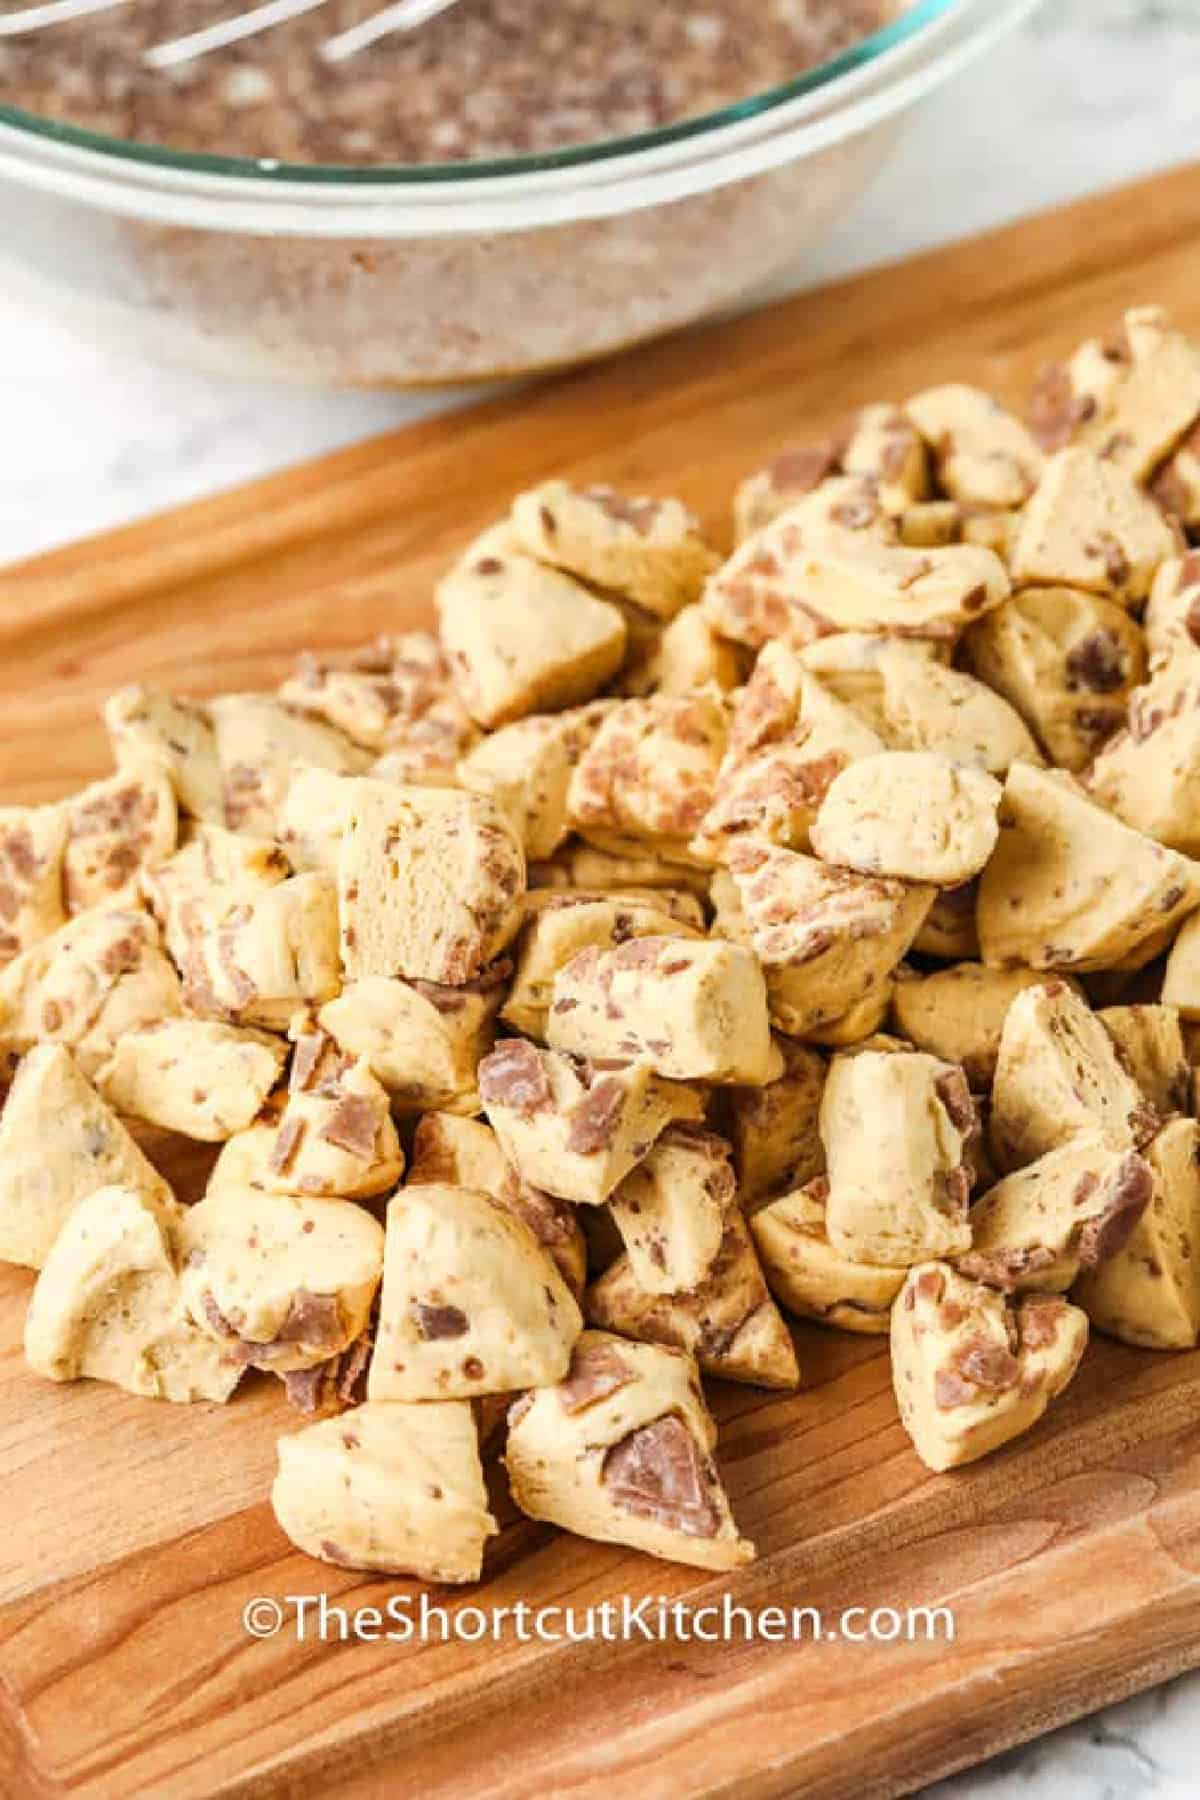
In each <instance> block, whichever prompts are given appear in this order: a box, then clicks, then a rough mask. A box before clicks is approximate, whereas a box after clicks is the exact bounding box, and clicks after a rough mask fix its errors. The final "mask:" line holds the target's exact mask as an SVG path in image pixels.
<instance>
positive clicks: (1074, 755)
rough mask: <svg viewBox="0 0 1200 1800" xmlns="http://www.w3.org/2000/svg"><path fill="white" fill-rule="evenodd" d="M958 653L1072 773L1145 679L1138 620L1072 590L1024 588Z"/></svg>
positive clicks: (975, 629)
mask: <svg viewBox="0 0 1200 1800" xmlns="http://www.w3.org/2000/svg"><path fill="white" fill-rule="evenodd" d="M964 647H965V652H966V657H967V661H968V663H969V664H970V666H971V668H972V669H973V670H974V671H975V673H976V675H978V676H980V677H981V678H982V680H984V681H986V682H987V683H988V685H989V686H990V687H992V688H994V689H995V690H996V692H997V694H1003V695H1004V697H1005V699H1007V700H1009V701H1011V702H1012V705H1013V706H1014V707H1015V708H1016V710H1017V712H1019V713H1020V715H1021V717H1022V718H1023V719H1024V720H1025V722H1026V724H1027V725H1028V726H1029V727H1030V728H1031V730H1033V731H1034V732H1036V734H1037V737H1038V740H1039V742H1040V743H1041V745H1042V747H1043V749H1045V751H1046V752H1047V754H1048V755H1049V756H1050V757H1052V758H1053V760H1054V761H1055V762H1056V763H1058V764H1059V765H1060V767H1062V768H1064V769H1070V770H1072V771H1073V772H1076V773H1077V772H1078V771H1079V770H1080V769H1083V768H1084V767H1085V766H1086V765H1087V764H1088V763H1089V762H1090V761H1091V760H1092V757H1093V756H1094V755H1095V753H1096V751H1097V750H1098V749H1099V748H1100V746H1101V745H1102V744H1103V743H1104V742H1105V740H1106V739H1107V738H1109V737H1111V736H1112V734H1113V732H1114V731H1117V730H1119V729H1120V727H1121V725H1122V724H1123V723H1124V719H1125V708H1126V704H1127V702H1128V700H1129V696H1130V693H1131V692H1132V691H1133V689H1134V688H1135V687H1136V686H1137V684H1138V683H1139V682H1140V681H1142V680H1143V679H1144V677H1145V673H1146V651H1145V646H1144V644H1143V642H1142V634H1141V632H1140V630H1139V629H1138V626H1137V622H1136V620H1134V619H1131V618H1130V616H1129V614H1128V613H1127V612H1126V611H1125V610H1124V608H1123V607H1120V606H1118V605H1117V603H1116V601H1115V600H1104V599H1101V598H1100V597H1099V596H1098V595H1096V594H1082V593H1078V592H1076V590H1074V589H1073V588H1066V587H1029V588H1025V589H1024V590H1023V591H1022V592H1021V593H1019V594H1014V595H1013V597H1012V599H1011V600H1006V601H1005V602H1004V605H1003V606H998V607H997V608H996V609H995V611H994V612H990V613H988V615H987V617H986V618H984V619H980V620H979V621H978V623H977V624H975V625H972V626H971V628H970V630H969V631H968V632H967V635H966V638H965V640H964ZM1025 760H1026V761H1029V762H1032V761H1034V760H1035V759H1034V758H1032V757H1027V758H1025Z"/></svg>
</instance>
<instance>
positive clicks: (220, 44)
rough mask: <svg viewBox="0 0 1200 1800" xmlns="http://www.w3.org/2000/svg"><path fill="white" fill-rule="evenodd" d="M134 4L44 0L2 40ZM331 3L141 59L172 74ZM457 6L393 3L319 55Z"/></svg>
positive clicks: (283, 3) (249, 21)
mask: <svg viewBox="0 0 1200 1800" xmlns="http://www.w3.org/2000/svg"><path fill="white" fill-rule="evenodd" d="M135 3H136V0H46V3H45V4H43V5H39V6H23V7H22V8H21V10H20V11H19V12H14V13H4V14H2V15H0V38H4V37H20V36H23V35H24V34H25V33H27V32H31V31H43V30H45V29H46V28H47V27H49V26H51V25H65V24H66V23H68V21H70V20H72V19H85V18H87V17H88V15H89V14H90V13H102V12H111V11H112V10H113V8H114V7H117V6H128V5H131V4H135ZM327 3H328V0H264V4H263V5H260V6H252V7H249V8H247V9H246V10H245V11H244V12H239V13H234V14H233V15H232V16H231V17H229V18H227V19H219V20H217V21H215V22H214V23H213V24H212V25H206V26H204V27H203V28H202V29H201V30H199V31H190V32H188V34H187V36H186V37H179V38H172V39H171V40H170V42H168V43H165V44H155V45H154V46H153V47H152V48H151V49H149V50H147V51H146V52H145V54H144V58H143V60H144V61H145V62H147V63H148V64H149V65H150V67H151V68H152V69H169V68H172V67H174V66H175V65H176V64H178V63H186V62H193V61H194V60H195V58H196V57H198V56H206V55H207V54H208V53H209V51H211V50H223V49H225V48H226V46H227V45H229V44H238V43H241V42H242V41H243V39H245V38H250V37H257V35H258V34H259V32H262V31H269V30H270V29H271V27H272V25H283V24H285V23H286V21H287V20H288V19H296V18H299V16H300V14H301V13H306V12H315V11H316V9H317V7H319V6H325V5H326V4H327ZM456 4H457V0H394V4H392V5H390V6H384V7H381V8H380V10H379V11H378V12H377V13H374V14H373V15H372V16H371V18H369V19H364V20H363V21H362V22H361V24H358V25H353V26H351V28H350V30H349V31H342V32H339V33H338V34H337V35H336V36H335V37H330V38H326V40H325V42H324V43H323V44H322V45H321V55H322V56H323V57H324V58H325V60H326V62H345V60H346V59H347V57H350V56H354V55H355V54H356V53H357V52H358V51H359V50H365V49H366V48H367V47H368V45H370V44H374V43H376V42H377V41H378V39H380V38H382V37H387V36H388V35H389V34H390V33H391V32H394V31H413V30H415V29H416V27H417V26H418V25H423V24H424V23H425V21H426V20H427V19H433V18H436V17H437V15H438V13H443V12H446V11H448V10H449V8H450V7H452V6H454V5H456Z"/></svg>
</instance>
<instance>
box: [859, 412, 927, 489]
mask: <svg viewBox="0 0 1200 1800" xmlns="http://www.w3.org/2000/svg"><path fill="white" fill-rule="evenodd" d="M841 465H842V468H843V469H844V470H845V472H846V474H847V475H861V476H864V477H866V478H867V479H869V480H872V481H874V482H875V483H876V484H877V486H878V490H879V504H880V505H881V506H882V507H883V509H884V511H885V512H887V513H891V514H893V515H895V516H897V517H899V516H901V515H902V514H904V513H905V512H907V511H908V509H909V507H911V506H912V505H913V504H914V503H915V502H916V501H919V500H923V499H924V498H925V496H926V495H927V494H928V492H929V459H928V457H927V456H926V454H925V446H924V445H923V444H922V442H921V439H920V436H919V435H918V433H917V432H916V431H914V429H913V419H912V412H911V408H909V407H905V408H903V409H901V408H900V407H898V406H887V405H882V406H864V407H863V408H862V410H861V411H860V412H858V413H857V414H856V415H855V417H854V419H853V421H852V423H851V426H850V429H849V436H848V438H847V440H846V444H845V448H844V449H843V450H842V453H841Z"/></svg>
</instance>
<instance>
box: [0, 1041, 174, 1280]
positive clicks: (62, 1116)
mask: <svg viewBox="0 0 1200 1800" xmlns="http://www.w3.org/2000/svg"><path fill="white" fill-rule="evenodd" d="M97 1188H124V1189H129V1190H132V1191H133V1192H135V1193H141V1194H145V1195H147V1196H148V1197H149V1198H150V1199H152V1200H154V1201H155V1202H157V1203H159V1204H161V1205H164V1206H165V1205H166V1204H167V1202H168V1201H169V1200H170V1189H169V1188H168V1187H167V1184H166V1182H165V1181H164V1180H163V1179H162V1177H161V1176H160V1175H159V1173H158V1171H157V1170H156V1169H155V1168H154V1166H153V1165H152V1164H151V1163H150V1162H148V1161H147V1159H146V1158H145V1157H144V1156H143V1155H142V1152H141V1151H140V1150H139V1149H138V1147H137V1145H136V1144H135V1143H134V1141H133V1139H132V1138H131V1137H130V1135H129V1133H128V1132H127V1131H126V1129H125V1127H124V1126H123V1125H122V1124H121V1121H120V1120H119V1119H118V1118H117V1116H116V1114H115V1113H114V1112H113V1111H112V1110H111V1108H110V1107H108V1106H106V1105H105V1103H104V1101H103V1100H102V1099H101V1098H100V1096H99V1094H97V1093H96V1091H95V1089H94V1088H93V1087H92V1086H91V1084H90V1082H89V1081H88V1080H87V1079H86V1078H85V1077H84V1076H83V1075H82V1074H81V1073H80V1071H79V1069H78V1067H77V1066H76V1064H75V1061H74V1059H73V1058H72V1056H71V1054H70V1052H69V1051H68V1050H66V1049H64V1047H63V1046H62V1045H61V1044H41V1045H39V1046H38V1047H37V1048H36V1049H33V1050H30V1051H29V1053H28V1055H27V1056H25V1057H24V1058H23V1060H22V1062H21V1064H20V1067H19V1068H18V1069H17V1074H16V1079H15V1080H14V1082H13V1084H12V1087H11V1089H10V1090H9V1095H8V1099H7V1101H6V1103H5V1107H4V1112H3V1114H2V1115H0V1261H3V1262H14V1263H24V1264H25V1266H26V1267H27V1268H30V1269H40V1268H41V1266H42V1264H43V1263H44V1262H45V1260H46V1258H47V1256H48V1255H49V1254H50V1249H51V1246H52V1245H53V1243H54V1240H55V1238H56V1237H57V1236H58V1234H59V1232H60V1231H61V1229H62V1227H63V1225H64V1224H65V1223H66V1221H67V1219H68V1217H69V1216H70V1214H71V1213H72V1211H73V1210H74V1208H75V1207H76V1206H77V1205H78V1204H79V1202H80V1201H81V1200H84V1199H86V1198H87V1196H88V1195H89V1194H93V1193H95V1191H96V1189H97Z"/></svg>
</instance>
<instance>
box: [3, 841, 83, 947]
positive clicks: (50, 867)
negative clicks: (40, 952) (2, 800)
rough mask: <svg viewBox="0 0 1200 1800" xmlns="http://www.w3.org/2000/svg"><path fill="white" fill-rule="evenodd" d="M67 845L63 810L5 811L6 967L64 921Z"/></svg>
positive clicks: (4, 926) (4, 895)
mask: <svg viewBox="0 0 1200 1800" xmlns="http://www.w3.org/2000/svg"><path fill="white" fill-rule="evenodd" d="M66 843H67V815H66V812H65V810H64V809H63V808H62V807H61V806H4V807H0V965H3V964H4V963H8V962H11V961H12V959H13V957H14V956H19V955H20V954H21V951H22V950H28V949H29V948H30V947H31V946H32V945H33V944H36V943H39V942H40V941H41V940H42V938H46V937H49V936H50V934H51V932H53V931H57V930H58V928H59V926H60V925H62V924H63V923H64V921H65V919H66V912H65V910H64V906H63V851H64V850H65V849H66Z"/></svg>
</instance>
